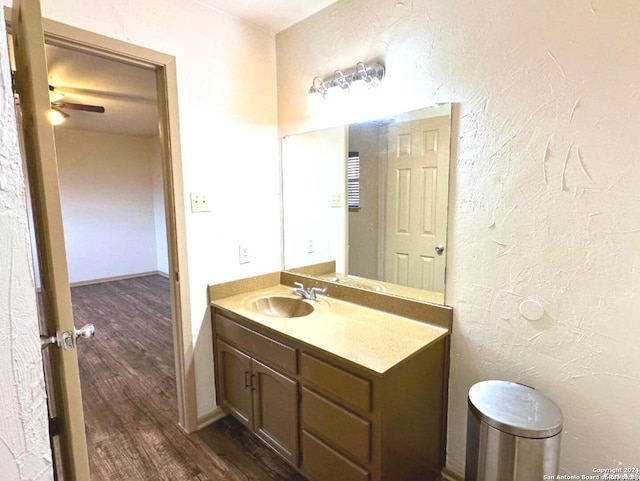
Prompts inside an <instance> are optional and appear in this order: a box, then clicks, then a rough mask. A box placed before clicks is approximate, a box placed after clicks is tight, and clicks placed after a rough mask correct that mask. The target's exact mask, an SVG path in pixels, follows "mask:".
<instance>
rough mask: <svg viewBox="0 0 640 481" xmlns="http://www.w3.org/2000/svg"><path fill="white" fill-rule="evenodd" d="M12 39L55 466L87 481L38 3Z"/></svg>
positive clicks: (16, 23)
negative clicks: (56, 429)
mask: <svg viewBox="0 0 640 481" xmlns="http://www.w3.org/2000/svg"><path fill="white" fill-rule="evenodd" d="M11 28H12V33H13V41H14V49H15V57H16V89H17V91H18V95H19V101H20V109H21V111H22V119H23V121H22V129H23V136H24V148H25V152H24V154H25V156H26V161H27V166H28V173H29V180H30V182H29V183H30V187H31V197H32V203H33V213H34V219H35V226H36V238H37V245H38V258H39V264H40V274H41V282H42V303H43V311H44V317H45V322H46V327H47V332H45V333H44V334H45V335H46V336H47V337H52V336H57V337H58V340H59V342H60V347H56V346H55V345H52V346H51V347H49V348H47V353H48V354H50V356H51V365H52V377H53V379H48V381H49V382H53V384H54V386H55V388H54V393H55V395H54V397H55V400H56V405H55V408H56V409H55V411H56V416H57V418H58V419H59V421H60V423H59V424H60V427H61V429H60V434H59V440H60V443H59V445H60V448H61V449H60V453H59V458H60V460H61V464H62V466H60V468H61V470H62V472H63V475H64V479H65V481H76V480H77V481H87V480H88V479H89V462H88V456H87V443H86V435H85V429H84V415H83V410H82V397H81V391H80V377H79V370H78V357H77V353H76V350H75V348H76V330H75V327H74V323H73V310H72V306H71V292H70V289H69V275H68V271H67V260H66V253H65V242H64V232H63V229H62V210H61V204H60V187H59V183H58V166H57V160H56V149H55V141H54V135H53V128H52V126H51V125H50V123H49V121H48V118H47V114H48V112H49V108H50V103H49V88H48V80H47V78H48V76H47V64H46V57H45V50H44V35H43V30H42V18H41V13H40V5H39V2H38V1H37V0H14V1H13V12H12V25H11Z"/></svg>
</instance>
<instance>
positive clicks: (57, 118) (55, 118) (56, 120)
mask: <svg viewBox="0 0 640 481" xmlns="http://www.w3.org/2000/svg"><path fill="white" fill-rule="evenodd" d="M48 116H49V122H51V125H60V124H61V123H62V122H64V121H65V119H66V118H67V117H69V114H66V113H64V112H63V111H62V110H60V109H57V108H55V107H51V109H49V114H48Z"/></svg>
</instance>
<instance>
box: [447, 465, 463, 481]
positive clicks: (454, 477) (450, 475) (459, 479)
mask: <svg viewBox="0 0 640 481" xmlns="http://www.w3.org/2000/svg"><path fill="white" fill-rule="evenodd" d="M442 479H443V481H464V474H459V473H457V472H455V471H452V470H451V469H449V468H447V467H446V466H445V468H444V469H443V470H442Z"/></svg>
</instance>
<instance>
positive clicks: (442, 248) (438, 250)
mask: <svg viewBox="0 0 640 481" xmlns="http://www.w3.org/2000/svg"><path fill="white" fill-rule="evenodd" d="M436 252H437V253H438V255H439V256H441V255H442V253H443V252H444V245H443V244H438V245H437V246H436Z"/></svg>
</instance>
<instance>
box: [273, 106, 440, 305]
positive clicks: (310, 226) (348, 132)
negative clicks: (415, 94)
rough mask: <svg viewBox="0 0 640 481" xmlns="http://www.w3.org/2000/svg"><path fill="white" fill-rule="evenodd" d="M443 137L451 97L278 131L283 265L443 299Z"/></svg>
mask: <svg viewBox="0 0 640 481" xmlns="http://www.w3.org/2000/svg"><path fill="white" fill-rule="evenodd" d="M450 139H451V105H450V104H444V105H438V106H434V107H430V108H425V109H421V110H415V111H412V112H405V113H402V114H398V115H394V116H392V117H388V118H384V119H378V120H374V121H369V122H366V123H358V124H351V125H346V126H339V127H333V128H329V129H324V130H318V131H314V132H306V133H301V134H296V135H291V136H287V137H284V138H283V140H282V200H283V205H282V209H283V228H284V233H283V239H284V268H285V269H286V270H294V271H300V269H301V268H302V271H303V272H304V269H303V268H304V267H305V266H310V265H317V264H323V263H327V262H328V263H331V261H335V272H320V273H316V274H317V275H318V276H320V277H323V278H324V279H325V280H331V281H333V282H340V283H343V284H347V285H350V286H354V287H360V288H363V289H370V290H376V291H382V292H388V293H391V294H396V295H401V296H406V297H412V298H420V299H423V300H427V301H430V302H434V303H440V304H441V303H443V302H444V289H445V271H446V241H447V239H446V236H447V208H448V195H449V161H450V144H451V141H450ZM331 270H332V269H331Z"/></svg>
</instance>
